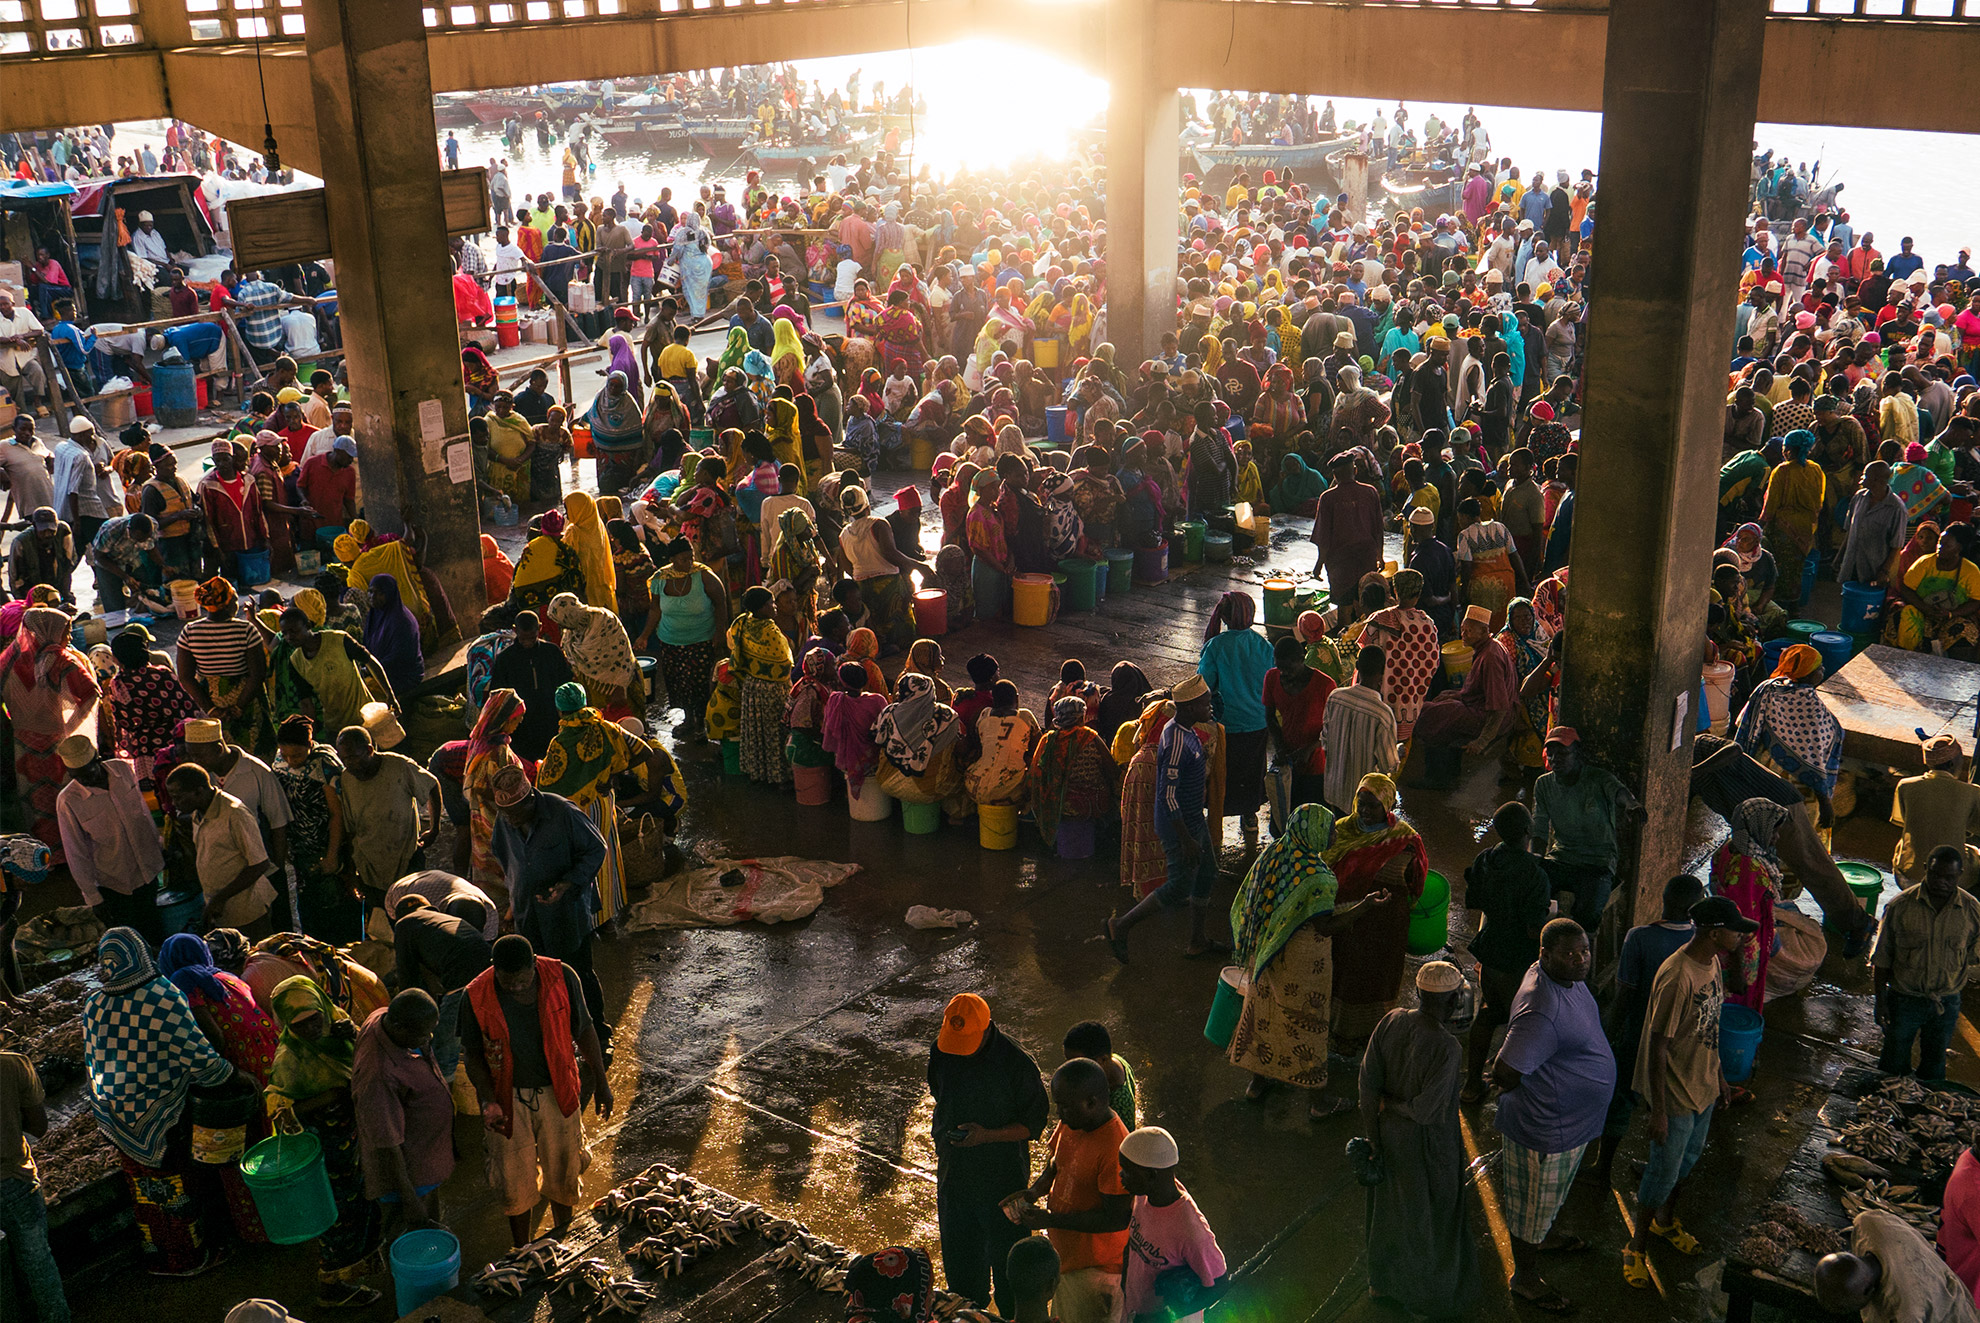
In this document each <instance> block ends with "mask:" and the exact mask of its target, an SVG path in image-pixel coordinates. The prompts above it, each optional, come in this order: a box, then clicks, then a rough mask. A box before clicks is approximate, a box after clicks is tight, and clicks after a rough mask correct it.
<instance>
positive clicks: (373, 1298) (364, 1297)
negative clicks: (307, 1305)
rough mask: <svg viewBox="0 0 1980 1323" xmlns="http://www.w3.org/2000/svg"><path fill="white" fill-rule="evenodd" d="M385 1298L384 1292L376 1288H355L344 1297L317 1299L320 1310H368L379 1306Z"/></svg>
mask: <svg viewBox="0 0 1980 1323" xmlns="http://www.w3.org/2000/svg"><path fill="white" fill-rule="evenodd" d="M383 1297H384V1292H382V1291H380V1290H379V1289H378V1288H377V1287H375V1286H353V1287H350V1288H349V1289H348V1291H347V1292H346V1293H345V1294H344V1295H341V1296H337V1297H334V1298H332V1297H330V1296H325V1295H318V1296H317V1297H316V1307H317V1308H318V1309H367V1308H369V1307H371V1306H372V1305H375V1304H377V1303H378V1302H379V1300H381V1299H382V1298H383Z"/></svg>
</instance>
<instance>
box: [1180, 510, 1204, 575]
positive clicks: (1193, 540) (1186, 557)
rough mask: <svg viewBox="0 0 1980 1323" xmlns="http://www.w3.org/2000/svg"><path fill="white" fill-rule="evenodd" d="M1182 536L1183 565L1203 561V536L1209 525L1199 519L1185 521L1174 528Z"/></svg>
mask: <svg viewBox="0 0 1980 1323" xmlns="http://www.w3.org/2000/svg"><path fill="white" fill-rule="evenodd" d="M1176 527H1177V528H1178V529H1179V530H1180V531H1181V533H1182V535H1183V556H1182V558H1183V563H1184V564H1185V565H1194V564H1196V563H1197V562H1198V561H1200V560H1202V559H1203V534H1204V533H1205V532H1207V531H1208V530H1209V525H1208V524H1206V523H1204V522H1203V521H1202V520H1201V519H1185V520H1184V521H1183V522H1182V523H1180V524H1178V525H1177V526H1176Z"/></svg>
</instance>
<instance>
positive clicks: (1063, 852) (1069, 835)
mask: <svg viewBox="0 0 1980 1323" xmlns="http://www.w3.org/2000/svg"><path fill="white" fill-rule="evenodd" d="M1057 848H1058V852H1059V858H1061V859H1091V858H1092V857H1093V819H1091V818H1060V819H1059V844H1058V847H1057Z"/></svg>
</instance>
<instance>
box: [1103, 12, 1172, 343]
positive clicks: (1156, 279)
mask: <svg viewBox="0 0 1980 1323" xmlns="http://www.w3.org/2000/svg"><path fill="white" fill-rule="evenodd" d="M1156 44H1157V33H1156V24H1155V5H1154V3H1153V0H1108V5H1107V82H1108V89H1109V90H1108V99H1107V337H1108V339H1110V340H1112V341H1113V342H1114V347H1115V349H1116V351H1117V353H1116V358H1117V361H1118V362H1120V363H1122V364H1124V365H1126V366H1127V367H1128V368H1129V369H1130V370H1132V368H1133V366H1134V365H1135V364H1136V363H1139V362H1141V361H1142V360H1144V359H1146V358H1149V357H1151V356H1153V354H1154V353H1155V351H1156V350H1157V349H1158V348H1160V347H1161V343H1162V333H1163V332H1164V331H1173V330H1175V329H1176V293H1175V287H1176V217H1177V214H1178V213H1177V208H1176V196H1177V194H1176V190H1177V189H1178V187H1180V185H1181V179H1180V176H1179V174H1178V172H1177V168H1176V162H1177V158H1178V156H1179V155H1180V152H1179V149H1178V147H1177V137H1178V135H1179V134H1180V133H1181V132H1182V103H1181V99H1180V97H1179V96H1178V94H1177V91H1176V89H1175V88H1174V87H1172V86H1169V85H1167V84H1165V83H1163V82H1161V80H1160V77H1159V75H1158V73H1157V71H1156Z"/></svg>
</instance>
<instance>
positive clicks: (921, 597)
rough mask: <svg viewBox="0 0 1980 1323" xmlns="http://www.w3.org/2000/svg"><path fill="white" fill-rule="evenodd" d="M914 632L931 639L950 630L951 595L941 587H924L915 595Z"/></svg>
mask: <svg viewBox="0 0 1980 1323" xmlns="http://www.w3.org/2000/svg"><path fill="white" fill-rule="evenodd" d="M914 632H915V633H917V634H919V635H921V636H922V637H923V638H930V639H932V638H940V637H941V636H942V635H944V634H946V633H948V632H949V595H948V594H947V593H945V592H943V591H942V590H941V589H940V588H923V589H921V590H920V591H919V592H917V593H916V594H915V595H914Z"/></svg>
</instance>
